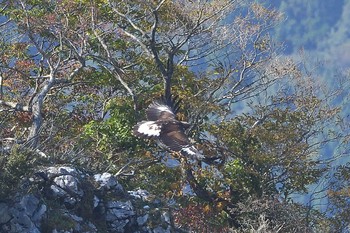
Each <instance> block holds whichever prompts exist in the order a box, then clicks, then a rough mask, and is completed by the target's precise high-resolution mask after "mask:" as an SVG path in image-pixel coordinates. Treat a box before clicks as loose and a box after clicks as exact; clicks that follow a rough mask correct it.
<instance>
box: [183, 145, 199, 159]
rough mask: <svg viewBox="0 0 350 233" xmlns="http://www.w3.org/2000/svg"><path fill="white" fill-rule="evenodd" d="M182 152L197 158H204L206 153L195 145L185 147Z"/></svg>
mask: <svg viewBox="0 0 350 233" xmlns="http://www.w3.org/2000/svg"><path fill="white" fill-rule="evenodd" d="M181 152H184V153H185V154H187V155H189V156H192V157H196V158H197V159H204V155H202V154H201V153H200V152H199V151H198V150H197V149H196V148H195V147H194V146H189V147H183V148H182V149H181Z"/></svg>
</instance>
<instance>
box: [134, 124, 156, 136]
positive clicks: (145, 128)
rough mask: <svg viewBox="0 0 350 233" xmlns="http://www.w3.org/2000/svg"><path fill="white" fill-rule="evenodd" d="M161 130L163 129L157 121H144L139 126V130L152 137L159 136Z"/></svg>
mask: <svg viewBox="0 0 350 233" xmlns="http://www.w3.org/2000/svg"><path fill="white" fill-rule="evenodd" d="M160 131H161V126H160V125H158V124H157V123H156V122H155V121H145V122H142V123H141V124H140V125H139V126H138V128H137V132H139V133H140V134H144V135H147V136H150V137H153V136H156V137H158V136H159V135H160Z"/></svg>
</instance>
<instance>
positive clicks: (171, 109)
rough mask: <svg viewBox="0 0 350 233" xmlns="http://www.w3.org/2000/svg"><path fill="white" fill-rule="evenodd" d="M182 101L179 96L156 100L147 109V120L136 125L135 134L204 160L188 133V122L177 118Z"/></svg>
mask: <svg viewBox="0 0 350 233" xmlns="http://www.w3.org/2000/svg"><path fill="white" fill-rule="evenodd" d="M179 104H180V101H179V100H178V97H177V96H176V97H174V98H171V97H170V98H168V99H165V98H162V100H161V101H154V102H153V103H152V104H151V105H150V106H149V107H148V108H147V110H146V115H147V121H141V122H139V123H137V124H136V125H135V126H134V129H133V134H134V135H135V136H137V137H140V138H150V139H156V140H157V141H158V143H159V144H160V146H162V147H164V148H166V149H167V150H170V151H173V152H180V153H181V154H182V155H184V156H186V157H189V158H191V159H197V160H202V159H203V158H204V156H203V155H202V154H201V153H200V152H199V151H198V150H197V149H196V148H195V147H194V146H193V145H192V143H191V142H190V140H189V139H188V137H187V135H186V134H185V130H186V128H188V127H189V126H190V125H189V123H187V122H184V121H179V120H177V119H176V113H177V112H178V110H179Z"/></svg>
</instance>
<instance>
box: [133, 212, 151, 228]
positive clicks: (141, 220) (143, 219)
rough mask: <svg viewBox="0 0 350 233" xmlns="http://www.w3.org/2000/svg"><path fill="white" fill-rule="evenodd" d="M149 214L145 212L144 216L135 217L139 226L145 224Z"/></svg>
mask: <svg viewBox="0 0 350 233" xmlns="http://www.w3.org/2000/svg"><path fill="white" fill-rule="evenodd" d="M148 217H149V215H148V214H145V215H144V216H140V217H137V219H136V221H137V224H138V225H139V226H143V225H145V223H146V222H147V220H148Z"/></svg>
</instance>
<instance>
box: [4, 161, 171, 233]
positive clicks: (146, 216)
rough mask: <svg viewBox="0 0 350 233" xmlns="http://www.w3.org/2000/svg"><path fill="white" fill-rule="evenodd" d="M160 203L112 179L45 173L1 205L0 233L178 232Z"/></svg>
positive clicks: (63, 169)
mask: <svg viewBox="0 0 350 233" xmlns="http://www.w3.org/2000/svg"><path fill="white" fill-rule="evenodd" d="M169 216H170V215H169V213H168V212H167V211H163V210H162V209H161V207H160V202H159V201H155V200H151V198H150V195H149V194H148V192H147V191H145V190H133V191H125V190H124V188H123V187H122V186H121V185H120V184H119V183H118V180H117V179H116V177H114V176H113V175H111V174H109V173H103V174H87V173H84V172H82V171H79V170H77V169H75V168H73V167H68V166H60V167H46V168H43V169H41V170H40V171H37V172H36V173H34V174H33V175H32V176H31V177H27V178H25V179H24V180H23V182H22V183H21V186H20V190H18V192H17V193H16V195H14V196H13V197H9V198H8V199H7V200H2V201H1V200H0V232H30V233H40V232H55V233H56V232H90V233H93V232H139V233H142V232H154V233H156V232H157V233H161V232H174V230H173V229H172V227H171V223H170V217H169Z"/></svg>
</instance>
